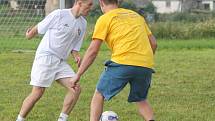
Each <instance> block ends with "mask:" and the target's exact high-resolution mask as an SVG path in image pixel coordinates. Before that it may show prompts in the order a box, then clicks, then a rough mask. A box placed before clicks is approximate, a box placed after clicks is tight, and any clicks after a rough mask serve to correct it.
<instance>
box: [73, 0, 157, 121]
mask: <svg viewBox="0 0 215 121" xmlns="http://www.w3.org/2000/svg"><path fill="white" fill-rule="evenodd" d="M99 3H100V7H101V10H102V12H103V13H104V15H102V16H101V17H100V18H99V19H98V20H97V22H96V25H95V30H94V33H93V36H92V42H91V44H90V46H89V48H88V50H87V52H86V53H85V56H84V58H83V61H82V63H81V66H80V68H79V69H78V72H77V75H76V76H75V77H74V78H73V80H72V82H71V83H72V85H75V84H76V83H77V82H78V81H79V79H80V77H81V75H82V74H83V73H84V72H85V71H86V70H87V68H88V67H89V66H90V65H91V64H92V63H93V61H94V59H95V58H96V56H97V53H98V52H99V48H100V46H101V44H102V43H103V42H105V43H106V44H107V45H108V47H109V48H110V50H111V52H112V55H111V59H110V61H107V62H106V63H105V66H106V67H105V69H104V71H103V73H102V74H101V77H100V80H99V82H98V84H97V87H96V91H95V94H94V96H93V99H92V102H91V112H90V121H99V118H100V115H101V113H102V111H103V103H104V100H110V99H111V98H112V97H113V96H115V95H116V94H118V93H119V92H120V91H121V90H122V89H123V88H124V87H125V86H126V85H127V84H128V83H129V84H130V94H129V97H128V102H135V103H136V104H137V105H138V108H139V112H140V114H141V116H142V117H143V118H144V119H145V120H146V121H154V115H153V111H152V108H151V106H150V105H149V103H148V101H147V94H148V90H149V87H150V84H151V76H152V72H153V69H152V68H153V65H154V60H153V56H154V53H155V50H156V48H157V44H156V40H155V38H154V36H153V35H152V33H151V31H150V30H149V28H148V26H147V24H146V22H145V20H144V18H143V17H142V16H140V15H139V14H137V13H136V12H134V11H131V10H128V9H123V8H118V1H117V0H99Z"/></svg>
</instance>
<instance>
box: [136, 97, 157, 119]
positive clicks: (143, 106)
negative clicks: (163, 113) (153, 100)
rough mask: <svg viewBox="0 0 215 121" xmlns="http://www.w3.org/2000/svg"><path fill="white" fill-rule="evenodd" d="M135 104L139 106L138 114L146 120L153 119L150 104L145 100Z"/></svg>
mask: <svg viewBox="0 0 215 121" xmlns="http://www.w3.org/2000/svg"><path fill="white" fill-rule="evenodd" d="M137 106H138V108H139V113H140V115H141V116H142V117H143V118H144V119H145V120H146V121H153V120H154V114H153V110H152V108H151V106H150V104H149V103H148V102H147V100H145V101H140V102H137Z"/></svg>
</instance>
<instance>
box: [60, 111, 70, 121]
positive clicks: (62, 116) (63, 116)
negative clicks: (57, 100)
mask: <svg viewBox="0 0 215 121" xmlns="http://www.w3.org/2000/svg"><path fill="white" fill-rule="evenodd" d="M67 118H68V115H67V114H65V113H60V116H59V118H58V121H67Z"/></svg>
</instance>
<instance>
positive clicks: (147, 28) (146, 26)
mask: <svg viewBox="0 0 215 121" xmlns="http://www.w3.org/2000/svg"><path fill="white" fill-rule="evenodd" d="M143 20H144V26H145V29H146V33H147V35H148V36H149V35H151V34H152V32H151V30H150V29H149V27H148V25H147V23H146V21H145V19H143Z"/></svg>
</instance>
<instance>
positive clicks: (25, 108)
mask: <svg viewBox="0 0 215 121" xmlns="http://www.w3.org/2000/svg"><path fill="white" fill-rule="evenodd" d="M44 91H45V88H44V87H36V86H33V88H32V92H31V93H30V94H29V95H28V97H26V98H25V100H24V101H23V104H22V107H21V110H20V113H19V116H21V117H22V118H25V117H26V116H27V115H28V113H29V112H30V111H31V109H32V108H33V107H34V105H35V104H36V102H37V101H38V100H39V99H40V98H41V97H42V95H43V93H44Z"/></svg>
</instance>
